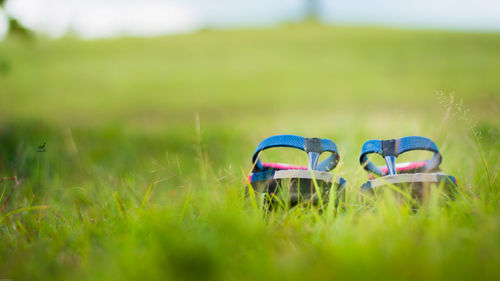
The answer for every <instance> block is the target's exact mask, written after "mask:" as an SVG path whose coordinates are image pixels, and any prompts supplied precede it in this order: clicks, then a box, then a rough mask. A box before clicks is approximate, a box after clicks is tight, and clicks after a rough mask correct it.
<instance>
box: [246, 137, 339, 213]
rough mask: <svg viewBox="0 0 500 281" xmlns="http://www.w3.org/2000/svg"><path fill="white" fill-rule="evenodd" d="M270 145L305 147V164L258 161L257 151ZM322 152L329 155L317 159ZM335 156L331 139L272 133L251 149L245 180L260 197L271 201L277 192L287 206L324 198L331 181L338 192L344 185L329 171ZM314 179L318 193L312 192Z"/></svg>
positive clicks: (335, 150) (336, 161) (334, 146)
mask: <svg viewBox="0 0 500 281" xmlns="http://www.w3.org/2000/svg"><path fill="white" fill-rule="evenodd" d="M274 147H291V148H296V149H300V150H303V151H305V152H306V153H307V154H308V157H309V165H308V166H307V167H305V166H296V165H288V164H281V163H264V162H261V161H260V153H261V152H262V151H263V150H266V149H269V148H274ZM323 152H329V153H331V155H330V156H329V157H328V158H326V159H325V160H323V161H321V162H320V163H318V159H319V156H320V155H321V154H322V153H323ZM339 159H340V156H339V154H338V152H337V146H336V145H335V143H334V142H333V141H331V140H328V139H319V138H304V137H300V136H294V135H277V136H272V137H269V138H267V139H264V140H263V141H262V142H261V143H260V144H259V145H258V146H257V148H256V149H255V152H254V154H253V157H252V163H253V164H254V167H253V170H252V174H251V175H250V176H249V177H248V183H249V185H251V187H252V188H253V189H254V190H255V191H256V192H257V193H258V194H260V195H262V196H263V197H267V199H271V201H273V202H275V201H276V200H275V199H277V198H278V197H277V196H280V197H281V198H282V199H285V200H284V201H288V202H289V203H290V206H295V205H297V204H298V203H299V202H303V201H306V202H312V203H313V204H315V203H317V202H318V199H319V198H322V200H323V201H327V199H328V194H329V191H330V189H331V186H332V185H333V186H334V187H335V190H337V191H339V192H340V191H343V188H344V185H345V180H344V179H343V178H341V177H337V178H335V179H334V175H333V174H332V173H329V171H330V170H332V169H333V168H335V167H336V166H337V164H338V162H339ZM314 182H316V184H317V187H318V188H319V190H320V191H321V195H320V196H318V194H317V193H316V186H315V184H314ZM342 194H343V192H342ZM336 198H337V200H336V203H338V200H339V198H340V196H337V197H336ZM302 199H305V200H302Z"/></svg>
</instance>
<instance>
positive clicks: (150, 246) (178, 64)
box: [0, 24, 500, 281]
mask: <svg viewBox="0 0 500 281" xmlns="http://www.w3.org/2000/svg"><path fill="white" fill-rule="evenodd" d="M499 66H500V34H495V33H460V32H444V31H422V30H398V29H382V28H368V27H332V26H321V25H316V24H300V25H283V26H279V27H276V28H269V29H242V30H225V31H220V30H209V29H207V30H203V31H200V32H197V33H193V34H185V35H173V36H166V37H157V38H121V39H109V40H97V41H80V40H78V39H75V38H71V37H68V38H63V39H58V40H49V39H44V38H38V39H33V40H23V39H21V38H11V39H9V40H5V41H3V42H0V178H3V180H2V182H1V183H0V194H1V195H0V237H1V239H0V278H3V279H12V280H16V281H18V280H68V279H70V280H165V279H171V280H179V279H185V280H268V279H269V280H273V279H276V280H358V279H365V280H366V279H370V280H373V279H376V280H378V279H380V280H443V279H446V280H499V279H500V182H499V174H500V161H499V156H500V118H499V113H500V80H499V77H500V67H499ZM285 133H286V134H298V135H303V136H309V137H313V136H316V137H322V138H330V139H332V140H333V141H335V142H336V144H337V146H338V147H339V151H340V156H341V162H340V165H339V166H338V167H337V168H336V169H335V170H334V172H335V173H336V174H338V175H341V176H343V177H344V178H345V179H346V180H347V194H346V200H345V203H344V204H343V205H342V206H339V207H335V206H333V204H329V205H327V206H324V207H323V208H320V207H297V208H292V209H289V210H288V209H287V210H276V211H275V212H266V211H264V210H263V209H262V208H259V206H256V203H258V202H255V201H252V200H250V199H249V198H246V197H245V188H244V187H245V177H246V175H247V174H248V173H249V172H250V169H251V167H252V163H251V155H252V153H253V149H254V148H255V146H256V145H257V144H258V143H259V142H260V140H262V139H263V138H265V137H267V136H270V135H274V134H285ZM408 135H421V136H426V137H429V138H432V139H433V140H434V141H435V142H436V144H437V145H438V147H439V148H440V150H441V152H442V154H443V163H442V165H441V167H442V169H443V170H444V171H445V172H446V173H447V174H451V175H455V176H456V177H457V178H458V184H459V188H458V191H459V194H458V196H457V198H456V199H455V200H446V199H443V198H440V197H439V196H438V195H439V194H437V193H436V194H437V195H436V196H435V197H433V198H432V200H429V201H428V202H425V203H424V204H422V205H421V206H420V207H419V208H418V210H417V211H415V210H413V209H412V208H410V206H409V205H408V204H404V203H401V202H398V201H397V200H396V199H395V198H394V196H393V194H392V193H387V194H382V195H381V196H378V197H366V195H364V194H362V193H360V191H359V189H358V188H359V186H360V185H361V184H362V183H363V182H365V181H366V180H367V179H368V174H367V173H366V172H365V171H364V170H363V169H362V168H360V166H359V154H360V149H361V146H362V144H363V143H364V142H365V141H366V140H369V139H390V138H398V137H403V136H408ZM44 143H45V144H46V145H45V148H44V149H40V152H39V151H38V150H39V146H43V144H44ZM426 156H428V154H425V153H424V154H421V153H414V154H413V155H408V156H404V157H402V159H401V161H404V160H410V159H415V157H416V158H417V159H418V158H419V157H426ZM263 157H264V158H265V159H270V160H276V161H280V162H291V163H304V162H305V161H307V158H306V155H305V154H304V155H303V154H301V153H298V152H294V151H289V150H284V151H270V152H266V153H265V154H263ZM379 160H380V159H379ZM378 163H383V161H379V162H378ZM13 177H15V178H13Z"/></svg>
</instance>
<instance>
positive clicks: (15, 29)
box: [0, 0, 33, 37]
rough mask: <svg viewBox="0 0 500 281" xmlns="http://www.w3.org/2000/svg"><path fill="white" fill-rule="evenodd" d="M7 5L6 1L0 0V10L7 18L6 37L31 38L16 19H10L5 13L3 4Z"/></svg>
mask: <svg viewBox="0 0 500 281" xmlns="http://www.w3.org/2000/svg"><path fill="white" fill-rule="evenodd" d="M6 3H7V0H0V9H1V10H3V11H4V13H5V15H6V16H7V21H8V30H7V36H10V35H13V34H17V35H20V36H22V37H31V36H32V35H33V33H32V32H31V31H30V30H29V29H28V28H26V27H25V26H23V25H22V24H21V23H20V22H19V21H18V20H17V19H16V18H14V17H12V16H11V15H9V13H7V11H6V10H5V4H6Z"/></svg>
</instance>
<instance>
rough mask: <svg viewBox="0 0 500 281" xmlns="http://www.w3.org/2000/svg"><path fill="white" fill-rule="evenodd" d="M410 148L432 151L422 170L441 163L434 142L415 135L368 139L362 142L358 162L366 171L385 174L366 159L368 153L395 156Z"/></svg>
mask: <svg viewBox="0 0 500 281" xmlns="http://www.w3.org/2000/svg"><path fill="white" fill-rule="evenodd" d="M411 150H428V151H432V152H434V155H433V156H432V158H431V159H430V160H429V161H427V164H425V166H424V167H423V171H431V170H433V169H434V168H436V167H438V166H439V164H441V160H442V157H441V153H439V149H438V148H437V146H436V144H435V143H434V142H433V141H432V140H430V139H428V138H424V137H416V136H411V137H404V138H400V139H395V140H394V139H393V140H369V141H367V142H365V143H364V144H363V148H362V149H361V156H360V157H359V162H360V163H361V165H363V167H364V168H365V170H367V171H368V172H372V173H375V174H377V175H380V176H383V175H385V174H384V173H382V171H380V169H379V168H377V166H375V164H373V163H372V162H371V161H369V160H368V154H371V153H377V154H380V155H382V157H386V156H394V157H397V156H399V155H401V154H403V153H405V152H408V151H411Z"/></svg>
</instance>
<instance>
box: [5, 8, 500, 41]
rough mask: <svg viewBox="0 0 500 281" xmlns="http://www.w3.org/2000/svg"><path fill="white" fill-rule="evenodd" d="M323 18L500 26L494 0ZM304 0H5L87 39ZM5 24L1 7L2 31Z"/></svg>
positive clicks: (291, 15) (248, 19)
mask: <svg viewBox="0 0 500 281" xmlns="http://www.w3.org/2000/svg"><path fill="white" fill-rule="evenodd" d="M319 1H320V11H321V13H320V17H321V20H322V21H323V22H325V23H332V24H352V25H382V26H392V27H412V28H436V29H452V30H486V31H500V0H319ZM304 6H305V0H272V1H270V0H252V1H248V0H247V1H242V0H210V1H208V0H182V1H181V0H163V1H161V0H86V1H82V0H8V1H7V5H6V8H5V9H6V11H7V13H8V14H10V15H12V16H14V17H15V18H17V19H18V20H20V21H21V22H22V23H23V24H24V25H25V26H27V27H28V28H30V29H33V30H35V31H37V32H39V33H43V34H46V35H49V36H52V37H60V36H63V35H64V34H66V33H68V32H72V33H76V34H77V35H79V36H80V37H82V38H85V39H94V38H107V37H116V36H121V35H128V36H130V35H132V36H154V35H163V34H172V33H184V32H191V31H195V30H197V29H200V28H206V27H211V28H236V27H253V26H271V25H275V24H278V23H280V22H285V21H288V22H289V21H296V20H299V19H301V18H302V17H303V15H304ZM6 30H7V20H6V17H5V13H3V12H0V38H1V37H2V36H4V35H5V32H6Z"/></svg>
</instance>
